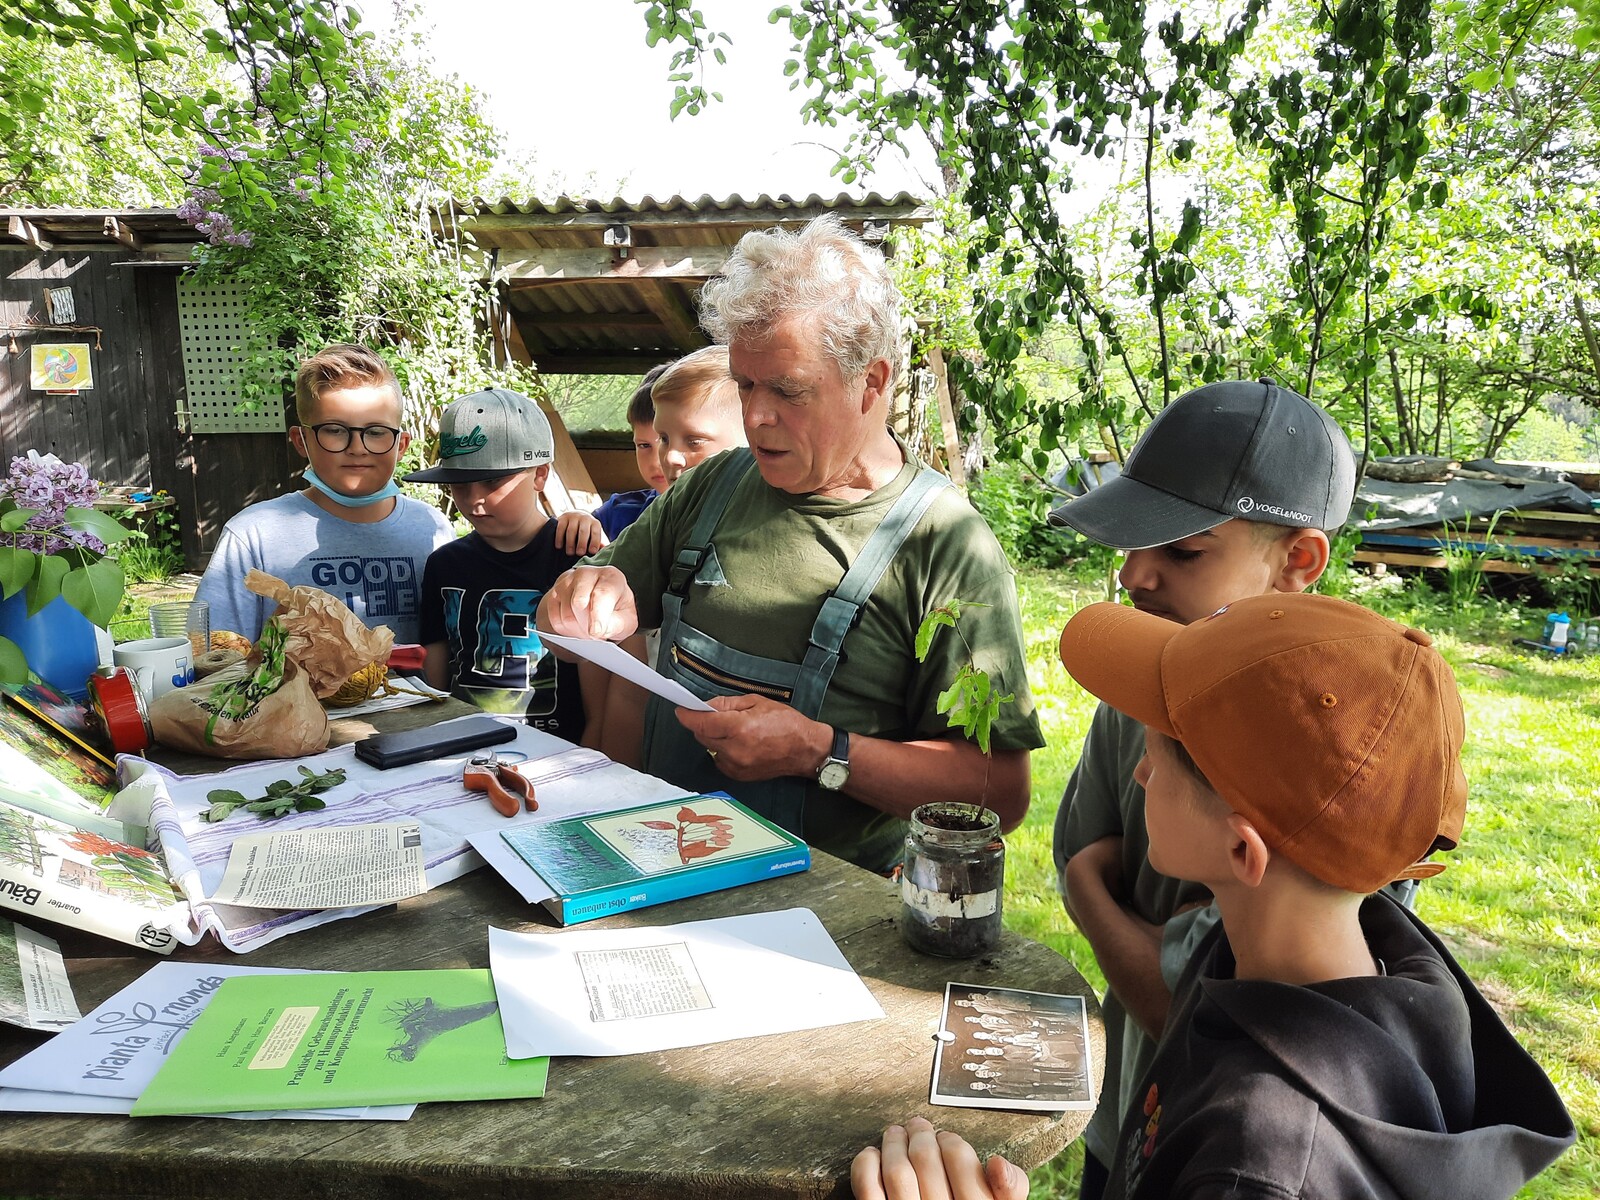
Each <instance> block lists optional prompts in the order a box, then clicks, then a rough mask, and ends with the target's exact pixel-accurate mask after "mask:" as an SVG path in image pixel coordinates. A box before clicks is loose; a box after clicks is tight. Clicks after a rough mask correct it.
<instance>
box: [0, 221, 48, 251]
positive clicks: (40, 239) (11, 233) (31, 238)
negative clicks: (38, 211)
mask: <svg viewBox="0 0 1600 1200" xmlns="http://www.w3.org/2000/svg"><path fill="white" fill-rule="evenodd" d="M6 236H8V237H9V238H11V240H12V241H14V242H22V243H23V244H24V245H28V246H32V247H33V248H34V249H35V250H50V249H53V248H54V246H53V243H52V242H51V241H50V239H49V238H47V237H45V235H44V232H43V230H41V229H40V228H39V227H38V226H37V225H35V224H34V223H33V222H32V221H29V220H27V219H26V218H24V217H19V216H15V215H13V216H11V217H9V218H7V220H6Z"/></svg>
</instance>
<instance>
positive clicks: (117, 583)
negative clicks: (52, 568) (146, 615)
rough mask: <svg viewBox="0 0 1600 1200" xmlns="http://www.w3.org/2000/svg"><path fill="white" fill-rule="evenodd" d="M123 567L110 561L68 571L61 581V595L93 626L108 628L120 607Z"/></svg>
mask: <svg viewBox="0 0 1600 1200" xmlns="http://www.w3.org/2000/svg"><path fill="white" fill-rule="evenodd" d="M122 584H123V579H122V567H121V566H120V565H119V564H118V563H116V562H114V561H112V560H111V559H109V558H102V559H98V560H96V561H95V562H92V563H89V564H88V565H87V566H82V567H77V568H75V569H73V570H70V571H68V572H67V573H66V574H65V575H64V576H62V579H61V595H62V596H63V597H64V598H65V599H66V602H67V603H68V604H70V605H72V607H73V608H75V609H77V610H78V611H79V612H81V613H82V614H83V615H84V616H86V617H88V618H89V621H90V622H91V623H92V624H95V625H99V626H100V627H101V628H105V627H106V626H108V625H110V624H111V619H112V618H113V617H115V616H116V615H117V609H118V608H120V607H121V606H122Z"/></svg>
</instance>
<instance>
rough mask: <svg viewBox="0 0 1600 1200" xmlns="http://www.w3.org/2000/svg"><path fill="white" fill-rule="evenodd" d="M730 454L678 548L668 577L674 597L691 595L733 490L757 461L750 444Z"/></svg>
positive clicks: (669, 589) (670, 590)
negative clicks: (690, 592) (683, 544)
mask: <svg viewBox="0 0 1600 1200" xmlns="http://www.w3.org/2000/svg"><path fill="white" fill-rule="evenodd" d="M731 454H732V458H731V459H730V461H729V462H728V465H727V466H726V467H724V468H723V469H722V472H721V473H720V474H719V475H718V476H717V477H716V479H715V480H713V481H712V483H711V486H710V487H709V488H707V489H706V494H705V498H704V499H703V500H702V501H701V502H700V512H699V514H698V515H697V516H696V517H695V522H694V528H693V529H691V530H690V531H689V541H688V543H687V544H686V545H685V546H684V547H683V549H681V550H679V551H678V556H677V558H676V559H674V560H673V563H672V570H671V572H670V573H669V574H668V576H667V590H668V591H669V592H671V593H672V594H673V595H675V596H687V595H688V594H689V584H690V583H691V582H692V581H693V580H694V577H695V574H696V573H697V572H698V571H699V570H700V564H701V563H702V562H703V561H704V560H705V556H706V550H707V549H708V548H709V547H710V545H711V535H712V534H713V533H715V532H716V530H717V524H718V523H719V522H720V521H721V520H722V514H723V513H725V512H726V511H727V510H728V504H729V502H730V501H731V500H732V499H733V492H734V489H735V488H737V487H738V486H739V483H740V481H741V480H743V479H744V477H745V475H747V474H748V473H749V471H750V468H751V467H753V466H755V464H756V456H755V455H754V454H752V453H750V450H749V448H748V447H740V448H739V449H737V450H734V451H732V452H731Z"/></svg>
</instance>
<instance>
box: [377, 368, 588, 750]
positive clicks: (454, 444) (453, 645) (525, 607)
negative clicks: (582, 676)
mask: <svg viewBox="0 0 1600 1200" xmlns="http://www.w3.org/2000/svg"><path fill="white" fill-rule="evenodd" d="M554 460H555V437H554V435H553V434H552V433H551V431H550V422H549V420H548V419H547V418H546V417H545V415H544V413H542V412H541V411H540V410H539V406H538V405H537V404H535V403H534V402H533V401H532V400H530V399H528V397H526V396H524V395H521V394H520V393H518V392H513V391H508V390H506V389H505V388H490V389H488V390H486V391H481V392H474V393H473V394H472V395H470V396H464V397H462V398H461V399H460V400H457V401H456V402H455V403H453V404H451V405H450V406H449V407H447V408H446V409H445V410H444V411H443V412H442V413H440V414H439V462H438V465H437V466H433V467H429V468H428V469H427V470H425V471H415V472H413V473H412V474H410V475H407V476H406V482H407V483H437V484H441V485H442V486H444V487H445V488H447V489H448V490H449V492H450V498H451V500H453V501H454V502H455V506H456V508H457V509H458V510H460V512H461V515H462V516H463V517H465V518H466V519H467V521H468V522H469V523H470V524H471V525H472V532H471V533H469V534H468V535H467V536H466V537H464V538H461V539H460V540H459V541H455V542H451V543H449V544H448V545H444V546H441V547H439V548H438V549H437V550H435V551H434V552H433V553H432V554H431V555H429V556H428V562H427V566H426V567H425V568H424V569H423V572H422V643H423V645H424V646H425V647H426V651H427V662H426V667H425V670H426V673H427V677H428V682H429V683H431V684H432V685H433V686H434V687H439V688H450V689H451V690H453V691H454V692H456V693H457V694H458V695H460V696H461V697H462V698H463V699H466V700H471V701H472V702H473V703H475V704H477V705H478V706H479V707H480V708H483V709H485V710H486V711H489V712H499V713H516V714H518V715H521V716H523V717H525V718H526V719H527V722H528V724H530V725H533V726H535V727H536V728H539V729H542V730H544V731H545V732H546V733H552V734H555V735H557V736H558V737H563V738H566V739H567V740H568V741H570V742H576V741H578V740H579V739H580V738H581V737H582V736H583V730H584V725H585V712H584V704H583V697H582V694H581V688H580V684H579V672H578V669H577V667H576V666H575V665H574V664H570V663H563V664H560V665H559V666H558V665H557V662H556V659H555V658H554V657H553V656H551V655H550V654H549V653H548V652H547V651H546V650H545V648H544V646H543V644H542V643H541V642H540V640H539V634H538V632H537V631H536V630H535V629H534V627H533V614H534V611H535V609H537V608H538V606H539V601H540V599H541V598H542V597H543V596H544V593H545V590H546V589H547V588H549V586H550V585H551V584H552V583H554V582H555V580H556V578H557V576H559V575H560V574H561V573H562V572H563V571H565V570H566V569H567V568H568V567H571V566H573V565H574V564H575V563H576V562H577V561H578V559H579V558H580V557H582V556H583V555H585V554H591V553H593V552H594V551H596V550H598V549H599V548H600V547H601V546H603V545H605V535H604V533H603V531H602V530H601V528H600V522H598V521H597V520H595V518H594V517H592V516H590V515H589V514H588V513H580V512H570V513H563V514H562V515H561V517H560V518H559V519H558V520H554V521H553V520H551V519H550V518H549V517H548V516H547V515H546V514H545V512H544V509H543V508H542V507H541V506H540V496H541V493H542V492H543V491H544V486H545V481H546V480H547V479H548V478H549V475H550V464H551V463H552V462H553V461H554Z"/></svg>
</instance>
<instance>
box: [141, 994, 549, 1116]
mask: <svg viewBox="0 0 1600 1200" xmlns="http://www.w3.org/2000/svg"><path fill="white" fill-rule="evenodd" d="M548 1067H549V1060H548V1059H545V1058H531V1059H518V1060H513V1059H509V1058H507V1057H506V1041H505V1033H504V1030H503V1027H502V1026H501V1023H500V1005H499V1002H498V1000H497V999H496V996H495V990H494V982H493V980H492V979H491V978H490V975H489V972H488V971H471V970H459V971H353V972H335V973H330V974H303V975H252V976H240V977H238V978H233V979H228V980H225V981H224V982H223V984H222V986H221V987H220V988H218V989H217V993H216V995H215V996H214V997H213V998H212V1000H211V1002H210V1004H209V1005H207V1006H206V1010H205V1011H204V1012H203V1013H201V1014H200V1016H199V1017H197V1018H196V1019H195V1022H194V1024H193V1026H191V1027H190V1030H189V1032H188V1034H187V1035H185V1037H184V1038H183V1040H182V1041H181V1042H179V1043H178V1044H177V1046H175V1047H174V1048H173V1051H172V1054H171V1056H170V1057H169V1058H168V1059H167V1061H166V1063H165V1064H164V1065H163V1066H162V1068H161V1070H160V1071H159V1072H157V1074H156V1076H155V1078H154V1079H152V1080H151V1081H150V1085H149V1086H148V1087H147V1088H145V1090H144V1092H143V1093H142V1094H141V1095H140V1097H139V1099H138V1100H137V1101H135V1102H134V1106H133V1115H134V1116H136V1117H147V1116H172V1115H180V1114H195V1113H212V1112H263V1111H274V1110H280V1109H306V1108H339V1107H348V1106H352V1105H366V1104H408V1103H422V1102H426V1101H433V1100H509V1099H519V1098H526V1097H536V1096H542V1095H544V1088H545V1076H546V1073H547V1069H548Z"/></svg>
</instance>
